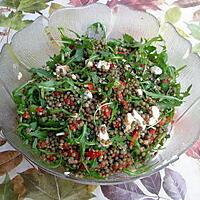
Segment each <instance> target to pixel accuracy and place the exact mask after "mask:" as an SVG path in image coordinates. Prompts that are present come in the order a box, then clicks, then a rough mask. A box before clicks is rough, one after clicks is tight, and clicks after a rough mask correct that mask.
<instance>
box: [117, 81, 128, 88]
mask: <svg viewBox="0 0 200 200" xmlns="http://www.w3.org/2000/svg"><path fill="white" fill-rule="evenodd" d="M119 83H120V84H121V85H122V86H124V87H126V85H127V83H126V82H125V81H119Z"/></svg>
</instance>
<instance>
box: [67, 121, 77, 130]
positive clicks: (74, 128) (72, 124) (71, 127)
mask: <svg viewBox="0 0 200 200" xmlns="http://www.w3.org/2000/svg"><path fill="white" fill-rule="evenodd" d="M69 129H70V130H71V131H76V130H77V129H78V124H76V123H74V122H72V123H71V124H70V125H69Z"/></svg>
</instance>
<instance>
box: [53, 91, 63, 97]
mask: <svg viewBox="0 0 200 200" xmlns="http://www.w3.org/2000/svg"><path fill="white" fill-rule="evenodd" d="M59 95H61V92H59V91H54V92H53V96H55V97H57V96H59Z"/></svg>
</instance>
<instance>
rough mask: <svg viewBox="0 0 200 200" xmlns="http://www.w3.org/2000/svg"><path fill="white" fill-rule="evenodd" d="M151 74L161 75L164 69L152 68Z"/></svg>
mask: <svg viewBox="0 0 200 200" xmlns="http://www.w3.org/2000/svg"><path fill="white" fill-rule="evenodd" d="M150 70H151V73H153V74H155V75H160V74H162V69H161V68H160V67H157V66H154V67H151V69H150Z"/></svg>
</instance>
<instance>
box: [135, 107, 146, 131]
mask: <svg viewBox="0 0 200 200" xmlns="http://www.w3.org/2000/svg"><path fill="white" fill-rule="evenodd" d="M133 117H134V118H135V121H136V122H138V123H139V125H140V126H141V127H142V129H143V130H144V129H145V128H146V124H145V121H144V119H143V118H142V117H141V115H139V114H138V112H137V111H136V110H133Z"/></svg>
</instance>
